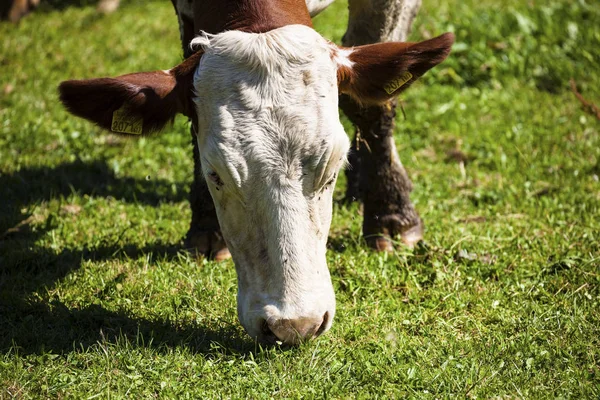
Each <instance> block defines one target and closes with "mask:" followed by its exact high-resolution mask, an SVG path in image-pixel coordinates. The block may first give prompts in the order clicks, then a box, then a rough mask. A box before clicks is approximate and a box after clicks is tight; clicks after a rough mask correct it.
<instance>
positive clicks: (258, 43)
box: [190, 25, 331, 73]
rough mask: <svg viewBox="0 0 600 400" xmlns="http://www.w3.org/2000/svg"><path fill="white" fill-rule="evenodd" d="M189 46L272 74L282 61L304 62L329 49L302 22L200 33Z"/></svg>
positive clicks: (327, 44)
mask: <svg viewBox="0 0 600 400" xmlns="http://www.w3.org/2000/svg"><path fill="white" fill-rule="evenodd" d="M190 46H191V47H192V48H193V49H196V50H197V49H198V48H201V49H202V50H204V52H205V53H206V54H214V55H217V56H223V57H227V58H228V59H229V60H231V61H232V62H235V63H241V64H244V65H246V66H248V67H250V68H252V69H265V72H267V73H273V72H274V71H275V69H276V68H277V67H280V66H281V65H282V62H284V63H290V64H296V65H298V64H307V63H310V62H311V61H313V60H314V59H315V56H316V55H317V54H318V53H321V54H322V53H325V52H330V51H331V47H330V46H329V43H328V42H327V41H325V40H324V39H323V38H322V37H321V36H320V35H319V34H318V33H317V32H315V31H314V30H313V29H311V28H309V27H307V26H304V25H287V26H284V27H282V28H278V29H274V30H272V31H269V32H265V33H248V32H242V31H226V32H222V33H219V34H217V35H212V34H209V33H206V32H201V33H200V35H199V36H197V37H196V38H194V39H193V40H192V41H191V43H190Z"/></svg>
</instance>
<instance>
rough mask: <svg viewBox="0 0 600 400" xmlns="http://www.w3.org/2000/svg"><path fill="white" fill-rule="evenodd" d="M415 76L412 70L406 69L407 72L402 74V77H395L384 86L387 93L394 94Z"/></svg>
mask: <svg viewBox="0 0 600 400" xmlns="http://www.w3.org/2000/svg"><path fill="white" fill-rule="evenodd" d="M412 77H413V74H411V73H410V72H408V71H406V72H405V73H403V74H402V76H401V77H400V78H397V79H394V80H393V81H391V82H390V83H388V84H387V85H385V86H384V87H383V88H384V89H385V91H386V92H387V94H392V93H394V92H395V91H396V90H398V89H400V88H401V87H402V86H404V84H405V83H406V82H408V81H410V80H411V79H412Z"/></svg>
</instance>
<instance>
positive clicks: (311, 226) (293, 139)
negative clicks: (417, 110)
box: [59, 0, 454, 345]
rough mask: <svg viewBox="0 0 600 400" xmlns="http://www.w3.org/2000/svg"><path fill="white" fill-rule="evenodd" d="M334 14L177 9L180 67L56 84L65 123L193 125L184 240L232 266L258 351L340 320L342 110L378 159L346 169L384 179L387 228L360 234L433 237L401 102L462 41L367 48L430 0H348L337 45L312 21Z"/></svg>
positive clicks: (245, 7)
mask: <svg viewBox="0 0 600 400" xmlns="http://www.w3.org/2000/svg"><path fill="white" fill-rule="evenodd" d="M331 1H332V0H321V1H319V0H307V1H306V2H305V1H304V0H220V1H211V0H202V1H193V0H173V3H174V5H175V9H176V13H177V15H178V19H179V23H180V34H181V40H182V43H183V47H184V55H185V56H186V58H185V60H184V61H183V62H182V63H181V64H179V65H177V66H175V67H173V68H171V69H168V70H164V71H151V72H138V73H132V74H127V75H122V76H118V77H115V78H96V79H85V80H68V81H64V82H62V83H61V84H60V86H59V94H60V100H61V101H62V103H63V104H64V106H65V107H66V108H67V110H68V111H70V112H71V113H73V114H74V115H76V116H80V117H83V118H86V119H88V120H90V121H92V122H94V123H96V124H97V125H98V126H100V127H101V128H104V129H106V130H109V131H112V132H116V133H121V134H129V135H147V134H151V133H154V132H158V131H160V130H162V129H163V128H164V127H165V126H166V125H167V124H168V123H169V121H171V120H172V119H173V118H174V117H175V115H176V114H183V115H184V116H187V117H188V118H189V119H190V120H191V122H192V124H191V131H192V137H193V144H194V161H195V171H194V183H193V185H192V189H191V205H192V223H191V227H190V231H189V232H188V235H187V239H188V243H189V244H191V245H192V246H193V247H195V248H197V249H199V250H200V251H203V252H206V253H207V254H210V253H212V255H213V257H215V258H225V257H227V256H228V255H229V254H231V256H232V257H233V261H234V264H235V268H236V272H237V277H238V295H237V300H238V302H237V304H238V305H237V309H238V316H239V320H240V322H241V324H242V326H243V327H244V328H245V330H246V332H247V333H248V334H249V335H250V336H251V337H252V338H254V339H256V340H258V341H259V342H261V343H267V344H273V343H276V342H280V343H284V344H289V345H295V344H298V343H300V342H302V341H304V340H307V339H310V338H313V337H317V336H319V335H321V334H322V333H323V332H326V331H327V330H329V329H330V327H331V325H332V322H333V318H334V315H335V306H336V304H335V295H334V290H333V286H332V283H331V278H330V274H329V270H328V268H327V263H326V257H325V254H326V243H327V236H328V232H329V226H330V223H331V217H332V192H333V188H334V186H335V182H336V179H337V177H338V173H339V172H340V171H341V170H342V168H343V167H344V166H345V165H346V163H347V162H348V160H347V154H348V151H349V149H350V147H351V146H352V144H351V142H350V140H349V139H348V136H347V135H346V133H345V132H344V129H343V127H342V124H341V123H340V119H339V113H338V106H339V105H341V106H342V108H343V109H344V111H345V112H346V113H347V114H348V116H349V117H350V118H351V119H352V121H353V122H354V123H355V124H356V126H357V127H358V129H359V132H360V134H361V136H362V139H361V140H363V141H365V144H364V145H363V147H365V148H366V147H368V148H369V149H370V151H369V152H368V153H367V152H365V151H363V150H360V151H359V152H358V153H357V157H355V159H354V161H353V160H352V159H351V160H350V162H354V163H356V164H358V163H357V162H356V161H357V160H358V161H360V167H361V169H366V171H367V173H366V174H365V175H364V176H363V175H361V176H360V178H359V179H360V181H363V182H364V181H366V180H367V179H371V178H373V177H376V178H377V180H382V179H383V180H384V181H373V180H372V181H371V182H369V185H370V188H371V189H370V190H369V191H367V190H365V186H364V184H360V185H359V190H360V192H361V195H362V196H363V200H364V202H365V206H364V207H365V219H367V218H373V216H374V215H375V213H380V215H381V218H380V219H379V222H378V223H379V225H377V224H373V223H372V222H365V224H364V225H363V231H364V232H367V231H368V229H376V230H378V231H377V232H375V233H376V234H377V237H376V240H375V242H374V243H375V246H377V247H379V248H381V249H383V250H385V249H387V247H386V246H388V242H389V236H393V235H395V234H398V235H401V236H402V237H403V240H405V241H406V242H407V243H410V242H411V241H413V240H415V238H419V237H420V236H421V235H422V223H421V220H420V218H419V216H418V214H417V213H416V211H415V210H414V207H413V206H412V203H410V199H409V198H408V193H409V192H410V186H411V184H410V180H409V179H408V176H407V175H406V172H405V171H404V169H403V168H402V164H401V163H400V160H399V159H398V156H397V154H396V151H395V148H394V144H393V139H392V136H391V131H392V129H393V119H394V104H395V103H394V99H395V98H396V96H397V95H398V94H399V93H401V92H402V91H403V90H405V89H406V88H407V87H409V86H410V85H411V84H412V83H413V82H414V81H415V80H416V79H418V78H419V77H421V76H422V75H423V74H424V73H425V72H427V71H428V70H429V69H431V68H432V67H434V66H435V65H437V64H439V63H440V62H442V61H443V60H444V59H445V58H446V57H447V56H448V54H449V52H450V48H451V46H452V44H453V42H454V36H453V35H452V34H451V33H446V34H443V35H441V36H438V37H435V38H433V39H429V40H425V41H422V42H416V43H408V42H401V41H395V42H381V43H373V44H363V43H359V42H360V41H361V40H364V41H366V42H373V41H384V40H385V39H388V38H390V37H394V35H396V36H401V37H405V35H406V32H407V31H408V27H407V24H408V25H410V21H412V17H414V14H415V13H416V8H418V1H412V2H411V1H410V0H405V1H404V2H402V1H400V0H398V1H392V0H385V1H379V0H351V1H350V3H349V5H350V23H349V28H348V32H347V33H346V35H345V37H344V39H343V41H344V46H337V45H335V44H334V43H332V42H331V41H329V40H327V39H325V38H323V37H322V36H321V35H320V34H318V33H317V32H316V31H315V30H314V29H313V28H312V22H311V15H315V14H316V13H318V12H319V11H320V10H321V9H323V8H324V7H325V6H327V5H328V4H329V3H331ZM383 3H385V4H383ZM410 4H412V5H413V7H412V8H411V7H409V5H410ZM384 6H385V7H387V8H382V7H384ZM388 11H389V12H390V14H389V15H391V16H392V17H389V16H386V12H388ZM392 11H393V12H392ZM390 21H391V22H392V23H390ZM403 21H404V22H403ZM407 21H408V22H407ZM384 22H385V23H384ZM393 23H398V24H400V25H402V26H403V28H398V26H395V25H394V24H393ZM382 35H388V36H387V37H383V36H382ZM354 45H356V46H354ZM338 96H341V97H340V99H341V100H338ZM355 142H357V140H355ZM382 162H383V165H380V164H381V163H382ZM388 195H389V196H390V197H389V198H388V199H386V198H385V196H388ZM377 202H379V204H375V203H377ZM374 207H379V211H377V210H376V208H375V210H376V211H375V212H374V211H373V210H374ZM386 218H387V220H386ZM381 220H383V221H381ZM381 224H383V225H381Z"/></svg>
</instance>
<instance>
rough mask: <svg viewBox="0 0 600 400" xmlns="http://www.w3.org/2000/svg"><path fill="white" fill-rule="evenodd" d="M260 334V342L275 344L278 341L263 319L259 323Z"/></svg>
mask: <svg viewBox="0 0 600 400" xmlns="http://www.w3.org/2000/svg"><path fill="white" fill-rule="evenodd" d="M260 333H261V334H262V340H263V341H264V342H266V343H270V344H275V342H276V341H277V340H278V339H277V336H275V334H274V333H273V331H272V330H271V328H270V327H269V324H268V323H267V320H265V319H263V320H262V322H261V323H260Z"/></svg>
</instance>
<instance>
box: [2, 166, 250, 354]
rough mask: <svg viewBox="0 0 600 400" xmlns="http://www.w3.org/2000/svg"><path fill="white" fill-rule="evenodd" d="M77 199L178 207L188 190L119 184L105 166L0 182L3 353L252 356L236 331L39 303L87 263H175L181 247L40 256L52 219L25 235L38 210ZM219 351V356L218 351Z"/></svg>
mask: <svg viewBox="0 0 600 400" xmlns="http://www.w3.org/2000/svg"><path fill="white" fill-rule="evenodd" d="M71 194H76V195H78V196H84V195H89V196H94V197H114V198H116V199H119V200H122V201H126V202H134V203H143V204H148V205H158V204H159V203H161V202H180V201H183V200H185V199H186V198H187V189H186V188H185V187H183V185H179V184H177V185H175V187H173V184H172V183H171V182H167V181H160V180H159V181H146V180H143V179H142V180H138V179H133V178H117V177H116V176H115V175H114V173H113V172H112V170H111V169H110V168H109V166H108V165H107V164H106V163H105V162H104V161H94V162H89V163H85V162H81V161H77V162H73V163H66V164H62V165H59V166H57V167H54V168H48V167H40V168H30V169H22V170H21V171H19V172H16V173H14V174H10V175H9V174H5V175H0V198H1V199H2V202H3V203H2V205H1V207H0V352H2V353H6V352H8V351H15V350H17V351H18V352H19V353H21V354H41V353H45V352H48V351H51V352H53V353H61V352H68V351H73V350H74V349H76V350H77V349H81V348H83V349H86V348H88V347H89V346H92V345H94V344H96V343H98V342H107V341H108V342H113V343H116V341H118V340H122V339H123V338H125V339H126V340H128V341H129V342H131V343H133V344H134V345H136V344H137V345H140V346H151V347H152V348H157V349H163V348H165V347H172V346H184V347H187V348H189V349H190V350H191V351H192V352H202V353H214V352H215V351H218V352H219V353H223V352H224V351H234V352H240V351H244V352H247V351H252V350H253V349H254V344H253V343H252V342H251V341H250V340H249V338H247V339H243V338H242V337H243V336H242V335H240V329H239V328H238V327H233V326H232V327H228V328H221V327H216V328H211V327H202V326H196V325H193V326H190V325H182V324H181V323H177V322H176V321H175V322H172V321H163V320H149V319H144V318H139V317H136V316H131V315H128V314H127V313H126V312H123V311H109V310H106V309H104V308H103V307H101V306H99V305H90V306H87V307H85V308H69V307H68V306H67V305H65V304H63V303H61V302H58V301H50V302H48V300H46V299H44V300H42V299H40V298H39V296H38V295H37V294H35V293H36V292H42V293H43V292H44V289H45V288H47V287H51V286H52V285H53V284H54V282H56V281H58V280H60V279H63V278H64V277H65V276H67V275H68V274H69V273H70V272H71V271H74V270H76V269H78V268H80V266H81V265H82V262H84V261H87V260H93V261H99V260H108V259H112V258H115V257H117V256H119V257H122V256H123V255H125V256H127V257H130V258H138V257H139V256H141V255H151V256H150V261H151V262H152V261H153V260H154V259H160V260H165V259H166V260H169V259H177V257H180V254H179V252H180V248H179V247H178V246H174V245H169V244H164V243H154V244H151V245H149V246H144V247H139V246H133V245H132V246H121V245H118V244H114V245H111V244H103V245H101V246H99V247H97V248H91V249H90V248H84V249H81V250H79V249H77V250H73V249H70V250H63V251H61V252H60V253H58V254H57V253H55V252H53V251H52V250H51V249H46V248H44V249H40V248H39V247H37V246H36V241H37V240H38V239H39V238H40V237H41V236H42V235H44V234H46V233H47V232H48V231H51V230H52V229H53V228H54V227H53V222H52V218H48V220H47V221H46V223H45V224H44V225H43V226H39V225H36V227H35V229H28V224H27V223H24V221H25V222H26V221H27V219H28V218H29V217H31V214H28V213H27V209H29V208H33V206H34V205H35V204H38V203H40V202H43V201H50V200H52V199H60V198H62V197H67V196H69V195H71ZM215 346H217V350H215Z"/></svg>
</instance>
